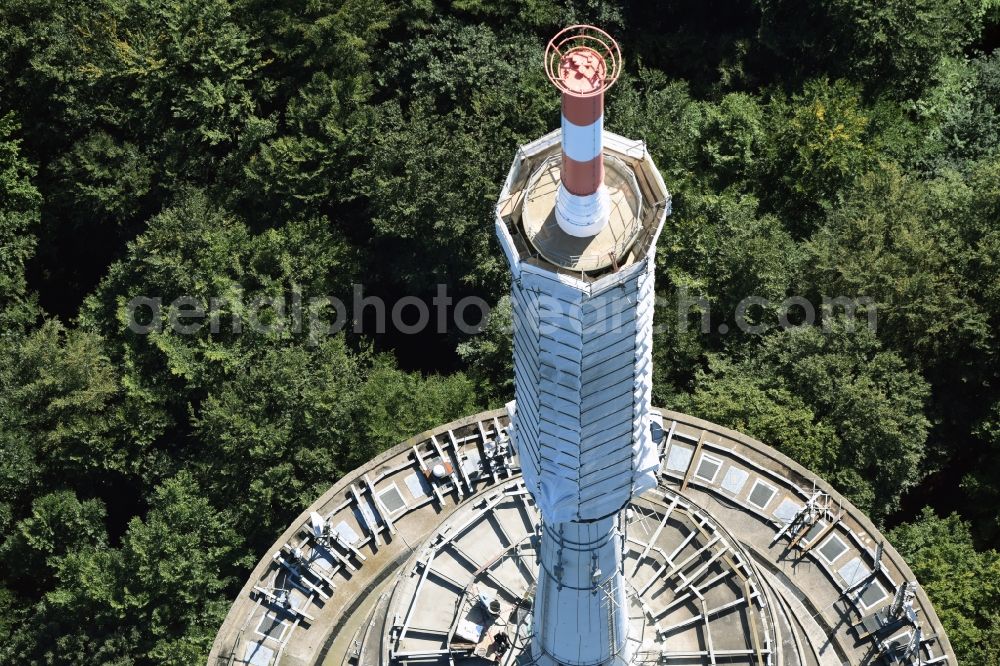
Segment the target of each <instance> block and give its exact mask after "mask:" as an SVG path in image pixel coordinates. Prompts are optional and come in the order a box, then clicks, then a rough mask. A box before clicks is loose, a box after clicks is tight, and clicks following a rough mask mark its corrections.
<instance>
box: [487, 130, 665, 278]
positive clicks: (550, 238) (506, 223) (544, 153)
mask: <svg viewBox="0 0 1000 666" xmlns="http://www.w3.org/2000/svg"><path fill="white" fill-rule="evenodd" d="M561 138H562V133H561V131H560V130H555V131H553V132H550V133H549V134H547V135H545V136H543V137H542V138H540V139H538V140H537V141H533V142H532V143H529V144H527V145H524V146H521V147H520V148H519V149H518V151H517V155H516V156H515V158H514V163H513V165H512V166H511V168H510V173H509V174H508V176H507V180H506V182H505V183H504V187H503V190H502V191H501V192H500V199H499V201H498V203H497V207H496V216H497V219H496V227H497V237H498V238H499V239H500V244H501V246H502V247H503V250H504V253H505V255H506V256H507V261H508V263H509V264H510V267H511V272H512V273H513V274H514V277H515V278H516V277H517V276H518V275H519V274H520V271H521V270H522V269H524V268H525V267H532V268H535V269H538V268H541V269H544V270H548V271H552V272H556V273H561V274H563V275H565V276H566V277H570V278H572V279H574V280H580V281H582V282H584V283H591V282H594V281H596V280H599V279H600V278H601V277H603V276H605V275H607V274H609V273H615V272H618V271H620V270H623V269H625V268H627V267H629V266H631V265H634V264H637V263H640V262H641V260H643V259H645V258H647V257H648V256H649V254H650V252H651V249H652V248H653V247H654V246H655V245H656V239H657V237H658V236H659V233H660V229H661V228H662V226H663V220H664V219H665V217H666V216H667V214H668V213H669V211H670V194H669V192H667V188H666V185H665V184H664V183H663V179H662V178H661V177H660V172H659V171H658V170H657V168H656V165H655V164H654V163H653V160H652V158H651V157H650V155H649V153H648V152H647V151H646V145H645V143H643V142H642V141H632V140H630V139H626V138H625V137H622V136H619V135H617V134H613V133H611V132H604V159H605V173H606V177H605V184H606V185H607V186H608V189H609V190H610V192H611V198H612V214H611V220H610V221H609V223H608V224H607V225H606V226H605V227H604V229H602V230H601V232H600V233H598V234H597V235H595V236H592V237H589V238H577V237H574V236H570V235H568V234H566V233H564V232H562V231H561V230H560V229H559V227H558V225H557V224H556V221H555V215H554V209H555V198H556V191H557V189H558V186H559V166H560V164H559V160H560V152H561V150H560V148H561Z"/></svg>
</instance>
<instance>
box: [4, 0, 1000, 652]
mask: <svg viewBox="0 0 1000 666" xmlns="http://www.w3.org/2000/svg"><path fill="white" fill-rule="evenodd" d="M580 21H586V22H592V23H594V24H597V25H600V26H602V27H604V28H605V29H607V30H608V31H609V32H611V33H612V34H613V35H614V36H615V37H616V38H618V39H619V41H620V42H621V44H622V49H623V51H624V53H625V57H626V68H625V75H624V76H623V78H622V79H621V80H620V81H619V83H618V84H617V85H616V87H615V88H614V89H613V90H612V92H611V93H610V94H609V99H608V109H607V127H608V129H610V130H612V131H616V132H619V133H621V134H624V135H627V136H629V137H634V138H640V139H644V140H645V141H646V142H647V144H648V146H649V150H650V151H651V152H652V154H653V156H654V159H655V160H656V162H657V164H658V166H659V167H660V169H661V171H662V173H663V176H664V179H665V181H666V183H667V186H668V187H669V188H670V190H671V192H672V193H673V197H674V198H673V214H672V216H671V217H669V218H668V220H667V223H666V227H665V229H664V232H663V234H662V237H661V240H660V244H659V248H658V258H657V261H658V265H657V268H658V274H657V289H658V294H659V297H660V305H659V309H658V315H657V316H658V318H659V319H658V332H657V334H656V340H655V351H654V354H655V359H656V367H655V372H656V389H655V392H656V394H655V401H656V404H658V405H660V406H664V407H669V408H672V409H677V410H681V411H685V412H688V413H691V414H694V415H697V416H700V417H703V418H706V419H709V420H712V421H715V422H718V423H721V424H724V425H728V426H731V427H734V428H737V429H739V430H742V431H744V432H746V433H748V434H750V435H752V436H754V437H757V438H759V439H761V440H762V441H764V442H767V443H769V444H771V445H773V446H775V447H777V448H778V449H780V450H781V451H784V452H785V453H787V454H788V455H790V456H792V457H793V458H795V459H797V460H799V461H801V462H802V463H803V464H805V465H807V466H808V467H810V468H811V469H813V470H815V471H816V472H818V473H820V474H822V475H823V476H824V477H826V478H828V479H829V480H830V481H831V482H832V483H833V484H834V485H835V486H836V487H837V488H839V489H840V490H841V491H842V492H843V493H844V494H845V495H846V496H847V497H849V498H850V499H851V500H852V501H853V502H854V503H855V504H856V505H857V506H858V507H860V508H862V509H863V510H865V511H866V512H867V513H868V514H869V515H871V516H872V518H873V520H875V521H876V522H877V523H878V524H879V525H881V526H882V527H883V528H885V529H886V530H887V534H888V536H889V538H890V539H891V540H892V542H893V543H894V545H895V546H896V547H897V548H898V549H899V550H900V552H901V553H902V554H903V555H904V556H905V557H906V558H907V559H908V560H909V562H910V564H911V566H912V567H913V569H914V571H915V572H916V574H917V576H918V577H919V579H920V581H921V583H922V584H923V585H924V587H925V588H926V590H927V592H928V594H929V595H930V596H931V598H932V600H933V601H934V602H935V604H936V607H937V609H938V612H939V614H940V616H941V618H942V620H943V621H944V623H945V625H946V626H947V628H948V631H949V633H950V637H951V640H952V643H953V644H954V646H955V648H956V650H957V651H958V653H959V655H960V658H961V660H962V663H964V664H970V665H971V664H976V665H982V664H986V665H989V664H994V665H995V664H1000V554H998V553H997V550H996V548H997V547H998V546H1000V519H998V511H1000V358H998V353H1000V344H998V332H1000V328H998V326H1000V270H998V269H1000V52H995V48H996V47H997V46H998V45H1000V2H997V1H996V0H870V1H865V0H666V1H664V2H658V3H645V4H644V3H633V2H623V3H620V4H618V3H613V2H599V1H597V0H580V1H573V0H563V1H560V0H516V1H514V2H509V3H501V4H497V3H492V2H487V1H485V0H450V1H449V0H437V1H435V0H401V1H400V2H392V1H389V0H282V1H279V2H275V1H264V0H87V1H82V0H4V2H3V3H0V535H2V536H0V663H2V664H19V665H20V664H115V665H120V666H125V665H133V664H134V665H137V666H140V665H146V664H150V665H151V664H196V663H199V662H203V661H204V657H205V655H207V653H208V648H209V646H210V644H211V641H212V638H213V637H214V633H215V630H216V629H217V627H218V626H219V624H220V622H221V620H222V618H223V616H224V614H225V612H226V609H227V606H228V602H229V600H230V599H231V598H232V596H233V595H234V594H235V592H236V590H238V589H239V587H240V585H241V583H242V581H243V580H244V579H245V576H246V575H247V573H248V571H249V569H250V568H251V567H252V566H253V564H254V563H255V562H256V561H257V559H258V558H259V557H261V555H262V554H263V553H264V550H265V549H266V548H267V547H268V546H269V545H270V544H271V542H272V541H273V539H274V538H275V537H276V535H277V534H278V533H279V532H281V531H282V529H283V527H284V526H285V525H286V524H287V523H288V521H290V520H291V519H292V518H293V517H294V516H295V515H296V514H297V513H298V512H299V511H301V510H302V509H303V508H304V507H305V506H306V505H307V504H308V503H310V502H311V501H312V500H313V499H314V498H315V497H317V496H318V495H319V494H320V493H321V492H322V491H323V490H324V489H326V488H327V487H329V486H330V485H331V484H332V483H333V482H334V481H336V480H337V478H338V477H339V475H341V474H342V473H344V472H345V471H348V470H350V469H352V468H353V467H355V466H356V465H358V464H360V463H361V462H363V461H365V460H367V459H369V458H370V457H371V456H372V455H374V454H375V453H377V452H378V451H380V450H382V449H384V448H386V447H388V446H390V445H392V444H393V443H395V442H397V441H400V440H401V439H403V438H405V437H407V436H408V435H410V434H413V433H416V432H418V431H420V430H422V429H424V428H426V427H429V426H431V425H435V424H439V423H442V422H444V421H446V420H449V419H451V418H453V417H457V416H460V415H463V414H467V413H471V412H474V411H476V410H479V409H481V408H485V407H487V406H496V405H499V404H501V403H502V402H503V401H505V400H507V399H509V398H510V396H511V394H512V385H511V377H512V371H511V362H510V354H511V346H510V338H509V332H508V329H507V328H506V325H507V324H508V323H509V309H510V306H509V302H508V301H507V300H506V297H505V296H504V294H505V292H506V291H507V289H508V280H509V276H508V274H507V273H506V268H505V266H504V263H503V259H502V255H501V253H500V249H499V246H498V245H497V244H496V243H495V241H494V240H493V226H492V207H493V205H494V203H495V201H496V197H497V194H498V192H499V189H500V186H501V183H502V181H503V178H504V176H505V174H506V171H507V169H508V168H509V166H510V163H511V160H512V157H513V155H514V151H515V150H516V148H517V146H518V145H520V144H522V143H525V142H527V141H529V140H531V139H534V138H536V137H537V136H539V135H541V134H543V133H546V132H548V131H550V130H551V129H554V128H555V127H557V126H558V122H559V106H558V105H559V100H558V96H557V95H556V94H555V92H554V91H553V90H552V88H551V86H550V85H549V84H548V82H547V81H546V80H545V78H544V74H543V71H542V67H541V54H542V50H543V48H544V44H545V42H546V41H547V39H548V38H549V37H551V36H552V35H553V34H554V33H555V32H556V31H557V30H558V29H559V28H561V27H563V26H565V25H567V24H569V23H572V22H580ZM355 284H360V285H363V286H364V290H365V293H366V294H374V295H378V296H381V297H383V298H386V299H390V300H391V299H397V298H400V297H402V296H418V297H420V298H424V299H427V300H428V301H429V300H430V299H431V298H432V297H433V296H434V294H435V293H436V289H437V288H438V287H437V286H438V285H439V284H440V285H445V286H446V287H447V289H448V290H449V294H451V295H452V296H453V297H455V298H460V297H462V296H477V297H480V298H482V299H484V300H485V301H486V302H487V303H489V304H490V305H491V306H493V312H492V316H491V317H490V318H489V320H488V322H485V328H484V330H483V331H482V332H481V333H480V334H478V335H473V334H467V333H464V332H462V331H459V330H450V329H449V330H448V331H446V332H438V331H436V330H434V331H430V332H425V333H421V334H412V335H406V334H404V333H402V332H400V331H393V330H391V329H390V330H387V331H386V332H384V333H376V332H371V331H368V330H365V327H360V329H359V330H354V329H353V328H351V327H348V328H347V329H346V330H345V331H343V332H341V333H339V334H336V335H317V334H316V332H315V331H314V330H312V329H311V328H309V327H302V326H295V325H287V321H286V320H287V313H286V312H284V311H282V310H281V309H280V308H277V307H272V308H270V309H267V308H265V311H264V312H262V313H259V316H260V317H261V318H263V319H265V320H267V321H268V322H270V323H271V324H275V325H271V326H264V327H256V328H253V329H251V328H249V327H248V328H243V329H241V328H240V327H239V326H236V325H235V324H234V322H235V321H236V320H237V318H238V316H239V315H240V314H241V313H244V312H245V310H246V308H247V307H248V305H247V303H250V302H255V299H256V302H275V301H273V299H285V298H288V297H290V296H291V295H293V294H294V293H300V294H305V295H317V296H319V295H332V296H336V297H338V298H342V299H344V300H345V301H350V297H351V293H352V289H353V288H354V287H353V285H355ZM750 295H754V296H759V297H760V298H761V299H766V304H764V305H760V306H758V307H755V308H754V309H753V310H752V311H751V312H750V313H748V316H751V317H752V318H753V321H754V323H755V327H756V328H755V330H756V332H754V333H748V332H743V331H738V330H736V329H735V327H734V328H733V330H732V331H730V332H729V333H728V334H724V333H723V332H722V330H720V328H719V325H720V324H721V323H724V322H727V321H729V322H730V323H731V317H732V314H733V312H735V311H736V310H737V306H738V303H739V302H740V301H741V300H742V299H744V298H745V297H747V296H750ZM790 296H795V297H799V298H803V299H807V300H808V301H809V302H811V303H817V304H818V303H820V302H821V300H822V298H823V297H825V296H829V297H836V296H848V297H866V298H869V299H871V302H872V303H873V304H874V305H875V307H876V309H877V317H878V320H877V326H875V327H874V330H872V327H869V326H856V325H855V326H852V325H850V324H851V322H850V321H847V320H846V318H844V317H839V316H837V314H836V313H834V312H830V313H827V312H824V313H823V314H824V315H825V316H823V317H819V318H817V320H816V321H815V322H813V323H812V324H811V325H810V324H809V322H808V321H799V320H796V321H792V322H790V323H792V324H795V325H793V326H780V325H777V324H778V323H779V322H780V321H781V320H782V319H786V320H787V319H788V313H787V312H784V311H782V309H781V308H780V307H779V306H778V305H773V304H779V303H781V302H782V300H783V299H785V298H787V297H790ZM137 297H145V298H160V299H162V302H163V303H164V304H173V303H175V301H174V299H177V298H178V297H187V298H188V299H189V301H188V302H190V299H193V300H194V302H200V303H207V302H209V300H210V299H216V300H217V301H218V302H219V303H220V305H219V306H218V311H217V315H218V320H219V325H217V326H212V327H207V326H206V327H202V328H201V329H199V330H197V331H194V332H183V331H178V330H177V327H171V326H159V325H157V326H151V327H150V328H151V329H152V330H150V331H144V332H136V331H135V330H133V328H134V327H130V325H129V324H130V316H131V315H132V314H134V313H133V312H132V311H131V310H130V306H129V303H130V302H131V301H132V299H135V298H137ZM268 299H272V300H270V301H269V300H268ZM689 300H693V301H694V302H695V303H696V305H695V306H694V307H690V308H688V307H687V305H686V304H687V302H688V301H689ZM180 307H181V306H179V305H170V306H169V307H168V306H166V305H165V306H164V307H163V308H162V309H156V310H154V309H152V308H150V309H149V311H148V312H149V316H150V317H153V318H158V321H156V322H149V321H147V322H145V323H147V324H149V323H153V324H159V323H163V322H167V321H169V320H170V319H171V318H172V317H173V318H175V319H176V318H177V317H178V314H179V313H178V308H180ZM678 307H680V311H682V312H683V313H684V316H679V315H678ZM706 312H707V313H708V315H709V320H710V323H711V325H710V326H709V330H708V331H707V332H703V331H702V329H701V327H700V326H699V323H700V322H702V321H703V320H704V318H703V315H705V314H706ZM799 313H800V314H801V310H799ZM793 319H794V317H793ZM800 319H801V317H800ZM159 320H162V322H161V321H159ZM451 328H454V327H451ZM765 329H766V330H765Z"/></svg>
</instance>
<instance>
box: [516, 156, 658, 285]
mask: <svg viewBox="0 0 1000 666" xmlns="http://www.w3.org/2000/svg"><path fill="white" fill-rule="evenodd" d="M561 161H562V158H561V157H560V156H559V155H552V156H550V157H548V158H547V159H546V160H544V161H543V162H542V164H541V165H539V166H538V168H537V169H536V170H535V172H534V173H533V174H532V175H531V177H530V178H529V180H528V183H527V185H526V186H525V196H524V206H523V208H522V213H521V222H522V224H523V226H524V233H525V236H526V237H527V239H528V242H530V243H531V245H532V246H533V247H534V248H535V250H537V251H538V253H539V254H540V255H541V256H542V257H544V258H545V259H546V260H547V261H549V262H551V263H553V264H555V265H557V266H560V267H562V268H566V269H568V270H571V271H579V272H589V271H599V270H602V269H604V268H608V267H617V266H618V265H620V264H621V263H622V262H623V259H624V258H625V256H626V255H627V254H628V251H629V250H630V249H631V248H632V246H633V245H634V244H635V241H636V239H637V238H638V237H639V232H640V231H641V230H642V224H641V220H642V205H643V201H642V192H641V190H640V189H639V184H638V183H637V182H636V178H635V173H634V172H633V171H632V169H631V168H629V166H628V165H626V164H625V163H624V162H623V161H622V160H620V159H618V158H616V157H613V156H610V155H607V154H605V155H604V184H605V185H606V186H607V188H608V193H609V194H610V195H611V215H610V217H609V218H608V223H607V224H605V225H604V227H603V228H602V229H601V230H600V231H599V232H598V233H597V234H596V235H594V236H588V237H584V238H581V237H577V236H571V235H570V234H568V233H566V232H565V231H563V230H562V229H561V228H560V227H559V223H558V222H557V221H556V196H557V193H558V191H559V173H560V167H561V166H562V165H561Z"/></svg>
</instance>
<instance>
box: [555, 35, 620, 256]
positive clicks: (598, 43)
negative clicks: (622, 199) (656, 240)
mask: <svg viewBox="0 0 1000 666" xmlns="http://www.w3.org/2000/svg"><path fill="white" fill-rule="evenodd" d="M621 68H622V54H621V49H620V48H619V47H618V42H616V41H615V40H614V39H613V38H612V37H611V35H609V34H608V33H606V32H604V31H603V30H601V29H600V28H595V27H594V26H590V25H571V26H570V27H568V28H565V29H563V30H561V31H559V33H558V34H557V35H556V36H555V37H553V38H552V39H551V40H550V41H549V44H548V47H547V48H546V49H545V73H546V74H547V75H548V77H549V80H550V81H552V84H553V85H555V87H556V88H558V89H559V90H560V92H562V168H561V172H560V181H561V182H560V185H559V192H558V194H557V197H556V211H555V212H556V222H557V223H558V224H559V228H560V229H562V230H563V231H565V232H566V233H567V234H570V235H571V236H578V237H589V236H594V235H596V234H597V233H598V232H599V231H600V230H601V229H602V228H604V225H605V224H607V222H608V217H609V216H610V214H611V198H610V195H609V193H608V188H607V186H606V185H605V184H604V140H603V132H604V92H605V91H606V90H607V89H608V88H610V87H611V86H612V85H614V83H615V81H617V80H618V76H619V75H620V74H621Z"/></svg>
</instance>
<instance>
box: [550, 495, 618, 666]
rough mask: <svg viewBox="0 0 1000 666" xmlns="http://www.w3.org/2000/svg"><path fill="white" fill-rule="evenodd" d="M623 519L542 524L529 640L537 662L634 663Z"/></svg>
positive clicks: (588, 665) (586, 665)
mask: <svg viewBox="0 0 1000 666" xmlns="http://www.w3.org/2000/svg"><path fill="white" fill-rule="evenodd" d="M620 518H621V517H620V516H617V515H616V516H610V517H607V518H602V519H600V520H595V521H591V522H585V523H581V522H565V523H557V524H554V525H551V526H544V525H543V526H542V535H541V548H540V551H539V554H540V558H539V562H540V564H541V566H540V570H539V572H538V587H537V590H536V593H535V613H534V615H535V618H534V626H535V627H536V630H535V634H534V638H533V640H532V644H531V656H532V659H533V660H535V661H536V662H537V663H542V664H544V663H551V664H571V665H573V666H597V665H598V664H619V665H624V664H628V663H630V662H631V659H632V650H631V646H630V644H629V641H628V633H629V612H628V610H629V609H628V599H627V595H626V590H625V579H624V577H623V575H622V573H623V569H622V534H621V530H620V529H619V521H620Z"/></svg>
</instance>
